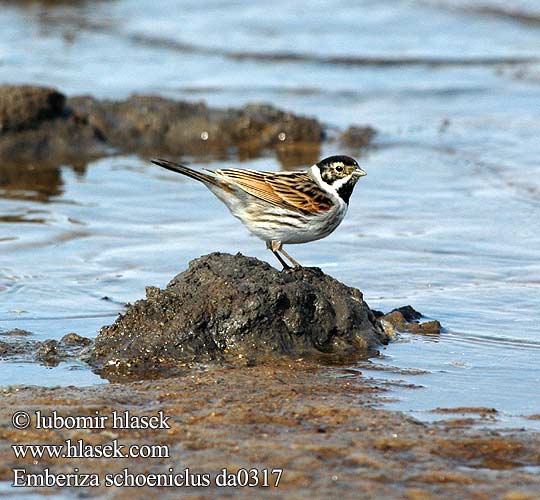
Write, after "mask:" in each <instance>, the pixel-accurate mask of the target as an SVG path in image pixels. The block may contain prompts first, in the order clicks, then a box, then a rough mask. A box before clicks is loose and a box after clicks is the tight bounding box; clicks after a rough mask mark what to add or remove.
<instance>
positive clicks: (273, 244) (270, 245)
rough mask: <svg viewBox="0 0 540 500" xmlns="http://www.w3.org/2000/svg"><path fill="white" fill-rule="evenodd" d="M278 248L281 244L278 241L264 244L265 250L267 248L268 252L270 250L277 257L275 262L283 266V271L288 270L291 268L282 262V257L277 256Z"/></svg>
mask: <svg viewBox="0 0 540 500" xmlns="http://www.w3.org/2000/svg"><path fill="white" fill-rule="evenodd" d="M280 246H281V243H280V242H279V241H274V240H272V241H267V242H266V248H268V250H270V251H271V252H272V253H273V254H274V255H275V256H276V257H277V260H279V262H280V263H281V265H282V266H283V269H290V268H291V266H289V264H287V263H286V262H285V261H284V260H283V257H281V255H279V253H278V252H277V251H278V249H279V247H280Z"/></svg>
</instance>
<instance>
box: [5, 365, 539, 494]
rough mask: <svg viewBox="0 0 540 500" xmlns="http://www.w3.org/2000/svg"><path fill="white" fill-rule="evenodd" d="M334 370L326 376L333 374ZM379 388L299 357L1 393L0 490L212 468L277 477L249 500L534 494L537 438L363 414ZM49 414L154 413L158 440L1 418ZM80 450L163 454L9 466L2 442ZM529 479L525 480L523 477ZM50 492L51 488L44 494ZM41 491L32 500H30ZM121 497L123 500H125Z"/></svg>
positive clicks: (136, 433)
mask: <svg viewBox="0 0 540 500" xmlns="http://www.w3.org/2000/svg"><path fill="white" fill-rule="evenodd" d="M338 373H339V372H338ZM381 391H384V387H381V386H380V384H379V386H377V385H376V384H375V383H374V382H373V381H369V380H366V379H365V378H364V377H362V376H361V375H360V374H359V373H357V374H356V375H355V376H351V374H349V373H343V376H336V371H335V369H331V370H329V369H324V368H323V369H322V368H321V367H320V366H317V365H315V364H313V363H310V362H307V361H305V360H304V361H301V360H292V359H290V360H284V359H282V360H275V361H274V363H273V364H272V365H260V366H255V367H249V366H243V367H240V366H237V367H231V366H228V367H214V368H212V369H206V370H204V369H200V368H199V369H196V370H192V371H190V372H189V373H188V374H185V375H184V376H180V377H174V378H168V379H165V380H152V381H141V382H129V383H124V384H109V385H104V386H92V387H67V388H66V387H56V388H44V387H20V386H19V387H6V388H3V389H2V399H3V405H2V408H0V480H2V481H11V480H12V477H13V472H12V469H13V468H15V467H17V468H25V469H26V470H27V471H28V472H34V473H36V472H39V471H42V470H43V469H44V468H46V467H47V468H49V469H50V470H51V471H52V472H55V473H72V472H73V470H74V468H78V469H79V470H80V471H84V472H86V473H96V474H98V475H99V476H100V477H101V478H103V477H104V475H105V474H107V473H120V472H121V471H122V470H123V469H124V468H129V470H130V472H132V473H134V474H149V473H156V472H164V473H167V472H168V470H169V468H172V469H173V470H174V471H175V472H177V473H181V472H183V471H184V470H185V468H186V467H187V468H189V469H190V471H192V472H194V473H209V474H211V475H212V476H213V477H214V476H215V475H216V474H217V473H219V472H220V471H221V470H222V469H223V468H224V467H225V468H227V469H228V470H230V471H231V472H233V471H238V470H239V469H241V468H248V469H249V468H252V467H257V468H259V469H262V468H269V469H272V468H281V469H283V477H282V481H281V482H280V485H279V487H278V488H277V489H276V488H257V490H256V496H257V498H276V495H279V496H280V498H282V497H284V496H285V497H287V498H295V499H296V498H297V499H313V498H335V497H336V494H337V493H338V492H339V497H340V498H342V499H344V500H345V499H347V500H348V499H355V500H356V499H372V498H386V499H404V498H406V499H411V500H413V499H415V500H423V499H431V498H453V499H456V500H470V499H471V498H478V499H486V500H487V499H505V500H510V499H512V500H513V499H518V498H519V499H521V500H525V499H528V500H530V499H534V498H537V493H538V491H539V488H540V476H539V475H538V474H537V473H535V472H534V471H535V467H537V466H538V464H539V463H540V436H539V435H538V434H537V433H523V432H519V431H517V432H516V431H514V432H498V431H495V430H492V431H486V430H482V429H477V428H474V427H470V426H468V425H461V426H460V427H448V426H446V425H444V424H443V425H438V424H423V423H421V422H418V421H416V420H414V419H412V418H410V417H407V416H405V415H404V414H402V413H399V412H392V411H386V410H382V409H377V408H376V407H374V405H376V404H377V401H378V394H379V393H381ZM21 409H24V410H25V411H27V412H29V413H31V414H32V412H35V411H37V410H40V411H41V412H42V413H43V414H50V413H51V412H52V411H53V410H56V411H57V412H58V414H60V415H63V416H70V415H93V416H95V415H96V412H99V414H100V415H110V414H111V413H112V412H113V411H114V410H116V411H118V412H123V411H125V410H129V411H130V412H132V413H134V414H137V415H151V414H155V413H156V412H157V411H158V410H163V412H164V414H165V415H166V416H169V417H170V420H169V423H170V426H171V428H170V429H160V430H154V431H140V430H133V429H131V430H130V429H112V428H109V427H107V428H106V429H94V430H88V429H82V430H77V429H71V430H68V429H60V430H58V429H49V430H44V429H40V430H36V429H34V428H32V427H30V428H28V429H26V430H16V429H13V427H12V426H11V423H10V422H11V415H12V414H13V413H14V412H15V411H18V410H21ZM67 439H70V440H71V442H74V443H75V442H77V441H78V440H83V441H84V442H86V443H89V444H95V445H106V444H110V443H111V442H112V440H118V442H119V443H120V444H124V445H126V446H129V445H144V444H159V445H164V446H167V449H168V450H169V452H170V453H169V455H170V456H169V457H167V458H152V459H149V458H146V459H140V458H138V459H136V458H126V457H124V458H117V459H114V460H111V459H106V458H93V459H91V460H90V459H88V458H70V459H65V458H50V457H45V456H44V457H43V458H41V459H40V460H39V461H38V462H37V463H35V462H33V461H32V459H30V458H26V459H19V460H17V459H15V457H14V454H13V451H12V448H11V445H12V444H21V443H33V444H59V445H62V444H64V443H65V441H66V440H67ZM529 468H530V470H529ZM53 491H60V490H53ZM40 492H42V491H40ZM107 492H108V493H110V494H114V495H115V496H114V498H127V497H129V498H134V497H133V495H134V491H133V489H126V490H124V491H122V490H115V491H114V493H112V492H111V490H110V489H107V488H104V487H103V486H102V487H101V488H89V489H87V490H85V495H88V496H89V497H93V496H99V495H105V494H106V493H107ZM141 494H143V495H144V497H145V498H161V499H169V498H171V499H172V498H179V495H182V497H184V496H186V497H189V498H195V497H196V498H200V499H210V498H216V496H217V495H218V496H220V497H224V498H253V495H254V491H253V489H252V488H218V487H216V486H215V484H212V485H211V486H210V487H209V488H193V489H190V490H189V491H188V490H187V489H183V488H145V489H143V490H140V492H139V491H138V492H137V498H140V496H139V495H141ZM126 495H127V496H126Z"/></svg>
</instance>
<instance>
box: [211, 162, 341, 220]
mask: <svg viewBox="0 0 540 500" xmlns="http://www.w3.org/2000/svg"><path fill="white" fill-rule="evenodd" d="M214 174H215V175H217V176H218V177H221V178H222V179H224V180H227V181H229V182H231V183H233V184H234V185H236V186H238V187H239V188H241V189H242V190H243V191H245V192H246V193H248V194H250V195H252V196H255V197H256V198H259V199H261V200H264V201H266V202H268V203H270V204H272V205H276V206H280V207H284V208H288V209H289V210H295V211H298V212H304V213H306V212H307V213H312V214H316V213H321V212H326V211H328V210H330V209H331V208H332V206H333V204H332V200H331V199H330V198H329V197H328V196H327V195H326V193H325V192H324V191H323V190H322V189H320V188H319V186H317V184H315V182H314V181H313V180H312V179H311V178H310V177H309V175H308V174H307V173H305V172H258V171H255V170H247V169H236V168H230V169H222V170H216V171H215V172H214Z"/></svg>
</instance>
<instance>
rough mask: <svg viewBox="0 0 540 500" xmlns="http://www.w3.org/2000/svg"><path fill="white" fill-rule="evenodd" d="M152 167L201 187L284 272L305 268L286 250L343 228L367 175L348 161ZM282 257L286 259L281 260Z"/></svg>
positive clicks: (343, 158)
mask: <svg viewBox="0 0 540 500" xmlns="http://www.w3.org/2000/svg"><path fill="white" fill-rule="evenodd" d="M151 161H152V163H154V164H156V165H159V166H160V167H163V168H166V169H167V170H171V171H172V172H176V173H179V174H182V175H185V176H187V177H191V178H192V179H195V180H197V181H200V182H202V183H203V184H204V185H205V186H206V187H207V188H208V189H209V190H210V191H212V193H213V194H214V195H215V196H216V197H217V198H218V199H219V200H221V201H222V202H223V203H224V204H225V205H226V206H227V208H228V209H229V210H230V212H231V213H232V215H233V216H235V217H236V218H238V219H240V221H241V222H242V223H243V224H244V225H245V226H246V227H247V229H248V230H249V231H250V232H251V233H253V234H254V235H255V236H258V237H259V238H260V239H262V240H263V241H265V242H266V247H267V249H268V250H270V251H271V252H272V253H273V254H274V255H275V256H276V257H277V259H278V260H279V262H280V263H281V265H282V266H283V269H291V267H290V266H289V264H288V263H287V262H286V261H285V260H284V258H283V257H285V258H286V259H287V260H288V261H289V262H290V263H291V264H292V265H293V266H294V267H295V268H299V267H302V266H301V264H300V263H299V262H298V261H296V260H295V259H293V258H292V257H291V256H290V255H289V254H288V253H287V252H286V251H285V249H284V248H283V245H286V244H299V243H307V242H310V241H315V240H319V239H321V238H325V237H326V236H328V235H329V234H330V233H332V232H333V231H334V230H335V229H336V228H337V227H338V226H339V225H340V224H341V221H342V220H343V218H344V217H345V214H346V213H347V208H348V206H349V200H350V197H351V194H352V192H353V189H354V187H355V185H356V183H357V181H358V179H360V177H363V176H364V175H366V172H364V170H362V169H361V168H360V166H359V165H358V163H357V161H356V160H355V159H353V158H351V157H349V156H345V155H336V156H329V157H328V158H325V159H323V160H321V161H319V162H317V163H315V164H314V165H312V166H311V167H309V168H308V169H307V170H304V171H293V172H265V171H259V170H249V169H241V168H226V169H218V170H209V169H203V170H204V171H199V170H194V169H192V168H189V167H186V166H185V165H181V164H179V163H175V162H172V161H169V160H163V159H158V158H156V159H153V160H151ZM280 254H281V255H280Z"/></svg>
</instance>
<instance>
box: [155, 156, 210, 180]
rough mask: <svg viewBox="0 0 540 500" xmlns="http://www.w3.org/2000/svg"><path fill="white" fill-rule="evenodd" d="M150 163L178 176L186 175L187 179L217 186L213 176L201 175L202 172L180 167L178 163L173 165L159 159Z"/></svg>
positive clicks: (170, 162)
mask: <svg viewBox="0 0 540 500" xmlns="http://www.w3.org/2000/svg"><path fill="white" fill-rule="evenodd" d="M151 161H152V163H154V164H156V165H159V166H160V167H163V168H166V169H167V170H171V171H172V172H176V173H178V174H183V175H187V176H188V177H191V178H192V179H196V180H198V181H201V182H203V183H204V184H210V185H213V186H217V185H218V184H219V183H218V181H217V179H216V178H215V177H214V176H212V175H208V174H203V173H202V172H199V171H197V170H193V169H192V168H188V167H186V166H184V165H180V164H179V163H174V162H172V161H169V160H161V159H154V160H151Z"/></svg>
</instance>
